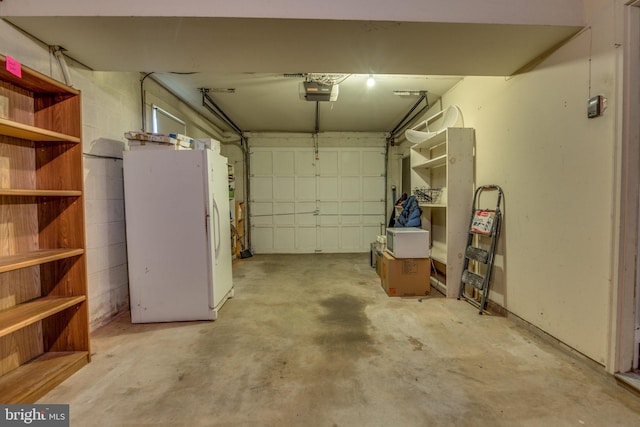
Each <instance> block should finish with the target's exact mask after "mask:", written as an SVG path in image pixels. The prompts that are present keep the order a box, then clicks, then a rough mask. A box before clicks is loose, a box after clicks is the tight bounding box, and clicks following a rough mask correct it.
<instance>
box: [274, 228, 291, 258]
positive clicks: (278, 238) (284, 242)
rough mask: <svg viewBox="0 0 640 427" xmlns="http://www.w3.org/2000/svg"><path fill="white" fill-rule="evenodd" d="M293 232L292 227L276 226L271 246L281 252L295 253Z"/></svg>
mask: <svg viewBox="0 0 640 427" xmlns="http://www.w3.org/2000/svg"><path fill="white" fill-rule="evenodd" d="M295 232H296V230H295V228H294V227H276V228H275V230H274V233H273V237H274V244H273V248H274V249H275V250H276V251H278V252H281V253H295V249H296V245H295V237H296V235H295Z"/></svg>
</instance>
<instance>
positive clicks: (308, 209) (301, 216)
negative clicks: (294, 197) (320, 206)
mask: <svg viewBox="0 0 640 427" xmlns="http://www.w3.org/2000/svg"><path fill="white" fill-rule="evenodd" d="M295 209H296V210H295V211H296V224H297V225H305V226H311V225H313V226H314V227H315V225H316V218H317V216H316V214H315V212H316V204H315V202H306V203H296V207H295Z"/></svg>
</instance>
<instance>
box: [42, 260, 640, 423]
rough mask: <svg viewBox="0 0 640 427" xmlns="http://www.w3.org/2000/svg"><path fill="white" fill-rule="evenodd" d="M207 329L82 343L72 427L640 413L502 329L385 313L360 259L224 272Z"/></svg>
mask: <svg viewBox="0 0 640 427" xmlns="http://www.w3.org/2000/svg"><path fill="white" fill-rule="evenodd" d="M234 281H235V289H236V296H235V298H233V299H231V300H229V301H228V302H227V303H226V305H225V306H224V307H223V308H222V310H221V314H220V318H219V319H218V320H217V321H215V322H185V323H166V324H148V325H132V324H131V323H130V320H129V317H128V315H124V316H121V317H120V318H118V319H116V320H115V321H114V322H112V323H111V324H109V325H107V326H106V327H104V328H102V329H100V330H99V331H97V332H96V333H95V334H94V335H93V341H92V347H93V352H94V355H93V361H92V363H91V364H89V365H87V366H86V367H85V368H83V369H82V370H80V371H79V372H78V373H76V374H75V375H73V376H72V377H71V378H69V379H68V380H67V381H65V382H64V383H63V384H62V385H60V386H58V387H57V388H56V389H54V390H53V391H52V392H50V393H49V394H48V395H46V396H45V397H44V398H43V399H41V401H40V402H39V403H69V404H70V410H71V425H72V426H83V427H84V426H145V425H149V426H151V425H153V426H329V427H331V426H583V425H585V426H638V425H640V397H638V395H636V394H634V393H631V392H629V391H627V390H626V389H624V388H622V387H620V386H618V385H617V384H616V382H615V380H614V379H613V377H611V376H609V375H607V374H605V373H604V370H603V369H602V368H600V367H596V366H594V365H593V364H592V362H589V361H585V360H583V359H582V358H580V357H578V356H576V355H573V354H571V353H569V352H568V351H566V350H563V349H561V348H560V347H559V346H558V345H554V344H551V343H550V342H549V340H547V339H543V338H541V337H539V336H537V335H534V334H533V333H531V332H530V331H528V330H527V329H524V328H522V327H521V326H519V325H518V324H516V323H514V322H513V321H511V320H509V319H506V318H503V317H497V316H479V315H478V314H477V311H476V310H475V309H474V308H473V307H472V306H471V305H469V304H467V303H465V302H461V301H457V300H455V299H453V300H446V299H444V298H442V297H441V296H439V294H437V293H436V295H434V296H433V297H431V298H429V299H426V300H424V301H422V302H418V300H417V299H413V298H406V299H405V298H400V299H398V298H388V297H387V296H386V295H385V293H384V291H383V290H382V288H381V287H380V285H379V280H378V277H377V276H376V274H375V271H374V270H373V269H372V268H370V267H369V256H368V254H357V255H285V256H283V255H278V256H275V255H273V256H271V255H260V256H254V257H253V258H249V259H246V260H239V261H237V262H236V263H235V264H234Z"/></svg>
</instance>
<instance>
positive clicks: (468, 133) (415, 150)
mask: <svg viewBox="0 0 640 427" xmlns="http://www.w3.org/2000/svg"><path fill="white" fill-rule="evenodd" d="M473 148H474V130H473V129H471V128H445V129H443V130H442V131H441V132H438V133H437V134H435V135H433V136H432V137H431V138H429V139H427V140H425V141H423V142H421V143H419V144H415V145H413V146H412V147H411V188H412V191H413V189H415V188H426V189H435V188H438V189H441V190H442V192H441V194H442V195H441V199H440V200H438V201H436V202H435V203H419V205H420V208H421V209H422V228H424V229H427V230H429V232H430V239H431V248H430V256H431V259H432V260H433V261H434V264H435V265H436V270H437V271H435V272H432V273H431V284H432V285H433V286H435V287H438V288H439V289H440V290H441V291H443V292H444V293H445V294H446V296H447V297H457V296H458V288H459V285H460V277H461V275H462V263H463V259H464V251H465V246H466V242H467V231H468V227H469V216H470V215H471V203H472V199H473V191H474V189H473V176H474V172H473Z"/></svg>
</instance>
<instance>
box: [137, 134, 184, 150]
mask: <svg viewBox="0 0 640 427" xmlns="http://www.w3.org/2000/svg"><path fill="white" fill-rule="evenodd" d="M124 137H125V138H127V139H128V140H129V142H131V141H143V142H156V143H163V144H172V145H175V146H177V147H182V148H187V149H190V148H192V145H193V140H192V139H191V138H189V137H188V136H185V135H181V134H179V133H153V132H135V131H129V132H125V134H124ZM141 145H142V144H141ZM176 149H180V148H176Z"/></svg>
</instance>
